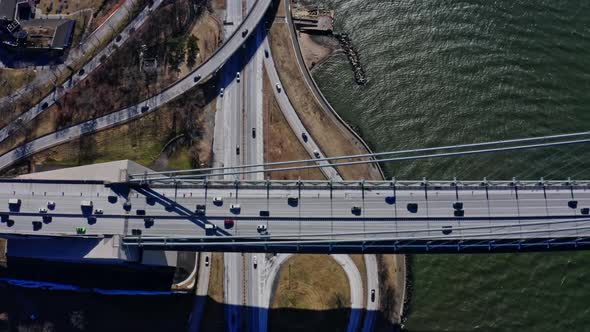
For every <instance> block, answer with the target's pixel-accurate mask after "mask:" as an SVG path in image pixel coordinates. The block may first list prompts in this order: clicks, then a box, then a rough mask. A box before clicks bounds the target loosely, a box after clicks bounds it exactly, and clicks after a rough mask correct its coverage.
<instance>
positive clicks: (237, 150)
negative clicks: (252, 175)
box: [236, 145, 240, 155]
mask: <svg viewBox="0 0 590 332" xmlns="http://www.w3.org/2000/svg"><path fill="white" fill-rule="evenodd" d="M236 154H237V155H240V146H239V145H237V146H236Z"/></svg>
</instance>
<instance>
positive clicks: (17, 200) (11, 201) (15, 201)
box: [8, 198, 21, 205]
mask: <svg viewBox="0 0 590 332" xmlns="http://www.w3.org/2000/svg"><path fill="white" fill-rule="evenodd" d="M20 203H21V200H20V198H11V199H9V200H8V205H20Z"/></svg>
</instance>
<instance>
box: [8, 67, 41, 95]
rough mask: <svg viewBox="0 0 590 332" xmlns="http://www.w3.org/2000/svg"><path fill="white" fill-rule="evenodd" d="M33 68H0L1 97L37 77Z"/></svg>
mask: <svg viewBox="0 0 590 332" xmlns="http://www.w3.org/2000/svg"><path fill="white" fill-rule="evenodd" d="M36 75H37V74H36V73H35V72H34V71H33V70H32V69H10V68H2V69H0V97H4V96H8V95H9V94H11V93H13V92H14V91H16V90H18V89H19V88H21V87H22V86H24V85H25V84H28V83H30V82H31V81H33V79H35V76H36Z"/></svg>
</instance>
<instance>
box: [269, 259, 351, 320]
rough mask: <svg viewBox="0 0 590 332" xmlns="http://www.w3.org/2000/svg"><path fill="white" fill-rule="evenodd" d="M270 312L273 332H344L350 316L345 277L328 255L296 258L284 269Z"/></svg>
mask: <svg viewBox="0 0 590 332" xmlns="http://www.w3.org/2000/svg"><path fill="white" fill-rule="evenodd" d="M271 308H272V310H271V311H270V315H269V329H270V330H271V331H281V330H289V331H298V330H304V329H305V330H309V331H344V330H345V329H346V326H347V323H348V315H349V314H350V309H348V308H350V287H349V286H348V279H347V277H346V274H345V273H344V270H343V269H342V267H340V265H338V263H336V261H334V260H333V259H332V258H331V257H330V256H328V255H295V256H293V257H291V258H289V259H288V260H287V262H285V263H284V264H283V266H282V267H281V271H280V274H279V279H278V281H277V283H276V288H275V296H274V298H273V299H272V303H271ZM294 309H296V310H294ZM301 314H303V315H301Z"/></svg>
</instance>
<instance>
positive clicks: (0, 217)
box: [0, 213, 10, 222]
mask: <svg viewBox="0 0 590 332" xmlns="http://www.w3.org/2000/svg"><path fill="white" fill-rule="evenodd" d="M9 218H10V215H9V214H8V213H0V222H7V221H8V219H9Z"/></svg>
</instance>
